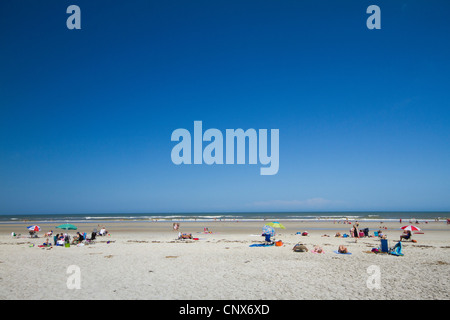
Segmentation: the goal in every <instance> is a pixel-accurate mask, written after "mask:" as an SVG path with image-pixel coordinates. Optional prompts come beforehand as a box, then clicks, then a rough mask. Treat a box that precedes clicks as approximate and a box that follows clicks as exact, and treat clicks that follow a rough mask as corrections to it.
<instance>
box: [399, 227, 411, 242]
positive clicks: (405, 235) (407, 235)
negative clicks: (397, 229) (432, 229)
mask: <svg viewBox="0 0 450 320" xmlns="http://www.w3.org/2000/svg"><path fill="white" fill-rule="evenodd" d="M403 239H405V240H409V239H411V231H409V230H405V231H403V234H402V235H401V236H400V241H402V240H403Z"/></svg>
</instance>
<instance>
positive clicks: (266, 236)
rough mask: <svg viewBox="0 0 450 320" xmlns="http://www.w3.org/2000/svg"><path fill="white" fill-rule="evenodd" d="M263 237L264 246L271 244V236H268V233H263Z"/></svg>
mask: <svg viewBox="0 0 450 320" xmlns="http://www.w3.org/2000/svg"><path fill="white" fill-rule="evenodd" d="M264 237H265V239H264V241H265V244H266V245H270V244H273V241H272V240H271V239H270V238H271V235H270V234H269V233H265V234H264Z"/></svg>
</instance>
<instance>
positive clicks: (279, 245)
mask: <svg viewBox="0 0 450 320" xmlns="http://www.w3.org/2000/svg"><path fill="white" fill-rule="evenodd" d="M275 246H277V247H281V246H283V241H281V240H278V241H277V242H275Z"/></svg>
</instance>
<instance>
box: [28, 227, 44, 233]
mask: <svg viewBox="0 0 450 320" xmlns="http://www.w3.org/2000/svg"><path fill="white" fill-rule="evenodd" d="M27 229H28V230H30V231H36V232H37V231H41V227H39V226H29V227H27Z"/></svg>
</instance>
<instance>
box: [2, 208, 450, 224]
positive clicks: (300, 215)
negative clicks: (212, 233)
mask: <svg viewBox="0 0 450 320" xmlns="http://www.w3.org/2000/svg"><path fill="white" fill-rule="evenodd" d="M437 218H439V219H440V220H442V221H445V219H447V218H450V212H426V211H418V212H396V211H386V212H232V213H101V214H99V213H95V214H76V213H75V214H28V215H5V214H4V215H0V223H21V222H24V221H27V222H31V223H32V222H41V223H45V222H101V221H105V222H115V221H173V222H177V221H236V220H238V221H266V220H272V221H305V220H330V221H337V220H346V219H348V220H351V221H355V220H356V221H367V220H369V221H385V222H388V221H398V220H399V219H402V220H404V221H409V220H412V221H416V220H419V221H435V220H436V219H437Z"/></svg>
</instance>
